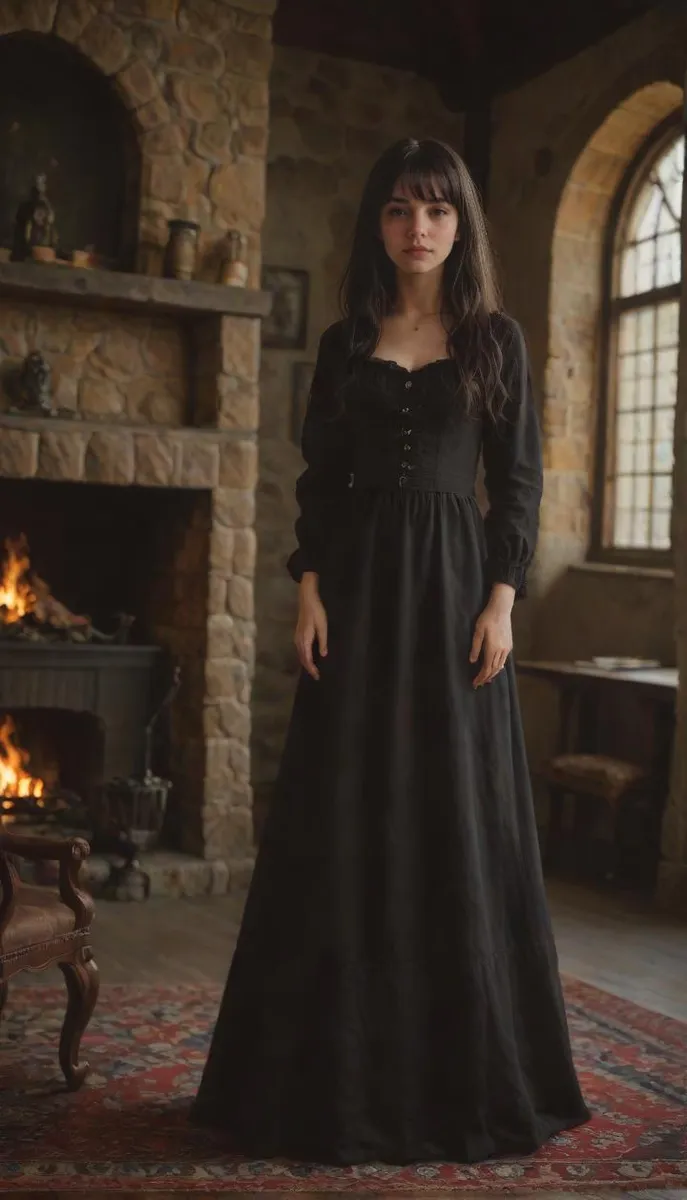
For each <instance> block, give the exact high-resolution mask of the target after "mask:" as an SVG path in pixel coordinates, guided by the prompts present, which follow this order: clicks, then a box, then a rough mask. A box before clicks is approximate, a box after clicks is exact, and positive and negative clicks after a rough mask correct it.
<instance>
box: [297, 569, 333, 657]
mask: <svg viewBox="0 0 687 1200" xmlns="http://www.w3.org/2000/svg"><path fill="white" fill-rule="evenodd" d="M315 638H317V648H318V650H319V653H320V657H321V658H326V657H327V613H326V612H325V607H324V604H323V603H322V601H321V599H320V593H319V589H318V576H317V575H316V574H315V572H314V571H306V572H305V574H304V575H303V578H302V579H301V582H300V585H299V589H298V621H297V622H296V632H295V634H294V638H293V640H294V642H295V644H296V649H297V651H298V657H299V659H300V662H301V666H303V667H304V668H305V670H306V671H307V672H308V675H311V676H312V678H313V679H319V678H320V672H319V671H318V669H317V667H316V666H315V663H314V662H313V656H312V652H313V644H314V642H315Z"/></svg>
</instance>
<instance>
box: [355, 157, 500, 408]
mask: <svg viewBox="0 0 687 1200" xmlns="http://www.w3.org/2000/svg"><path fill="white" fill-rule="evenodd" d="M398 183H402V184H403V185H404V186H405V188H406V189H407V190H408V192H409V193H410V194H411V195H412V196H414V197H415V198H416V199H418V200H423V201H424V202H426V203H429V202H431V201H433V200H444V201H446V202H448V203H449V204H452V205H454V206H455V208H456V209H457V211H458V234H459V236H458V241H457V242H456V243H455V245H454V247H453V249H452V250H451V253H450V254H449V256H448V258H447V259H446V261H445V262H444V266H443V276H442V293H443V294H442V313H443V314H444V320H445V322H446V326H447V347H448V352H449V355H450V357H451V358H452V359H453V360H454V363H455V366H456V371H457V374H458V378H459V386H460V389H461V391H463V393H464V395H465V397H466V401H467V406H468V409H469V410H470V411H473V412H474V411H475V410H479V409H486V410H487V411H488V412H490V413H491V414H492V415H493V416H497V415H498V413H499V412H500V410H501V408H502V407H503V402H504V401H505V399H506V392H505V388H504V386H503V384H502V382H501V371H502V367H503V354H502V351H501V348H500V346H499V342H498V340H497V339H496V337H495V336H494V333H493V329H492V325H493V322H492V320H491V317H492V314H493V313H497V312H500V311H501V296H500V291H499V287H498V283H497V279H496V270H495V266H494V260H493V256H492V251H491V246H490V244H489V236H488V233H487V227H486V222H485V219H484V213H483V211H482V205H481V203H480V198H479V194H478V192H477V188H476V187H475V185H474V183H473V181H472V179H471V177H470V172H469V171H468V169H467V167H466V165H465V163H464V162H463V160H462V158H461V157H460V155H459V154H457V153H456V151H455V150H452V149H451V147H450V146H447V145H445V144H444V143H443V142H439V141H436V140H435V139H434V138H427V139H426V140H424V141H421V142H418V141H416V140H415V139H414V138H405V139H404V140H403V141H400V142H396V143H395V144H394V145H393V146H390V147H389V149H388V150H386V151H385V152H384V154H382V156H381V158H379V159H378V160H377V162H376V163H375V165H374V167H373V168H372V170H371V172H370V174H369V176H368V179H367V183H366V185H365V188H364V191H363V197H362V200H361V203H360V210H359V212H358V219H357V222H356V226H355V233H354V236H353V246H352V249H351V256H350V259H349V262H348V266H347V267H346V271H345V274H344V277H343V280H342V283H341V307H342V311H343V314H344V317H345V325H346V329H347V333H348V340H349V345H348V350H349V353H350V356H351V358H352V360H353V361H355V360H356V359H360V358H367V357H368V356H370V355H372V354H373V353H374V350H375V347H376V346H377V343H378V341H379V337H380V334H381V328H382V320H383V318H384V317H386V316H388V315H389V314H390V313H392V312H393V311H394V308H395V305H396V290H397V288H396V268H395V266H394V264H393V262H392V261H391V259H390V258H389V256H388V255H387V253H386V250H385V249H384V244H383V242H382V240H381V237H380V236H379V229H380V218H381V213H382V209H383V207H384V205H385V204H387V203H388V201H389V200H390V199H391V196H392V194H393V192H394V188H395V185H396V184H398Z"/></svg>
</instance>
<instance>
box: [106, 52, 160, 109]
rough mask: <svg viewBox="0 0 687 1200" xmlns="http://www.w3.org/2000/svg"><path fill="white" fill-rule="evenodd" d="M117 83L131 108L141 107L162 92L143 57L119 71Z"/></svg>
mask: <svg viewBox="0 0 687 1200" xmlns="http://www.w3.org/2000/svg"><path fill="white" fill-rule="evenodd" d="M116 83H117V86H118V87H119V90H120V92H121V94H122V96H123V97H124V100H125V103H126V104H127V106H128V107H129V108H141V107H142V106H143V105H144V104H149V103H150V101H151V100H155V99H156V98H157V97H158V96H159V94H160V89H159V87H158V84H157V80H156V78H155V76H154V75H153V72H152V71H151V69H150V67H149V66H148V63H147V62H144V60H143V59H141V58H139V59H137V60H136V61H135V62H132V63H130V64H129V66H128V67H125V68H124V70H123V71H119V72H118V73H117V79H116Z"/></svg>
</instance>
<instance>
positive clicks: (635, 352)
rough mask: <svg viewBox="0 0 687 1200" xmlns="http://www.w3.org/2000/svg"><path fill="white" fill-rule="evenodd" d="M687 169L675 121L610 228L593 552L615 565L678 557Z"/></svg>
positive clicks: (629, 187)
mask: <svg viewBox="0 0 687 1200" xmlns="http://www.w3.org/2000/svg"><path fill="white" fill-rule="evenodd" d="M684 161H685V139H684V136H683V135H682V134H681V132H680V128H679V126H678V125H677V124H676V123H675V122H669V123H668V125H667V127H666V126H664V127H663V128H662V130H661V131H659V133H658V134H657V135H655V136H654V137H653V138H652V139H651V141H650V143H649V145H647V146H646V147H645V148H644V151H643V153H642V154H641V156H640V157H639V159H638V160H637V161H636V162H635V163H634V164H633V168H632V170H631V171H630V172H629V173H628V175H627V177H626V179H625V182H624V185H623V187H622V188H621V190H620V193H619V195H618V198H617V202H616V204H615V206H614V210H615V211H614V219H613V222H612V226H611V229H610V230H609V240H608V246H607V250H608V252H607V256H606V280H605V285H606V286H605V305H604V308H605V317H606V319H605V322H604V331H605V337H604V346H603V351H604V364H603V366H604V371H603V385H604V386H603V391H602V398H603V399H605V404H602V405H601V408H602V409H603V412H602V413H601V414H600V417H601V419H600V437H599V451H600V453H599V459H598V474H597V483H598V484H599V487H598V490H597V499H598V500H599V502H600V503H599V504H598V509H597V513H596V521H595V530H594V539H593V542H594V545H593V550H594V551H596V552H597V556H600V557H606V558H611V559H615V560H616V561H626V562H633V561H634V562H640V561H644V562H652V561H653V562H654V563H657V564H658V563H660V562H661V561H666V562H667V561H668V560H669V558H670V548H671V540H670V526H671V512H672V484H673V479H672V473H673V444H674V427H675V398H676V390H677V357H678V325H679V305H680V291H681V284H680V280H681V269H682V268H681V236H680V222H681V216H682V180H683V174H684Z"/></svg>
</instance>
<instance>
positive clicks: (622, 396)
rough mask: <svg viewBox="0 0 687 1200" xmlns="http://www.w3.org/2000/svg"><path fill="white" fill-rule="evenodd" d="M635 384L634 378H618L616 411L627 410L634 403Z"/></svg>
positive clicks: (635, 395)
mask: <svg viewBox="0 0 687 1200" xmlns="http://www.w3.org/2000/svg"><path fill="white" fill-rule="evenodd" d="M636 397H637V384H636V383H635V381H634V379H619V380H618V412H627V410H628V409H630V408H634V407H635V405H636Z"/></svg>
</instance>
